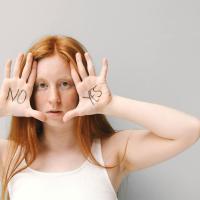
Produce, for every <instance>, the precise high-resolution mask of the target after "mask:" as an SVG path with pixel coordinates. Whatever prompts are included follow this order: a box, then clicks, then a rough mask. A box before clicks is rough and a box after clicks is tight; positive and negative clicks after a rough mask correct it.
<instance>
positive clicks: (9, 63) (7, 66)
mask: <svg viewBox="0 0 200 200" xmlns="http://www.w3.org/2000/svg"><path fill="white" fill-rule="evenodd" d="M11 64H12V60H11V59H9V60H7V62H6V69H5V76H6V78H10V71H11Z"/></svg>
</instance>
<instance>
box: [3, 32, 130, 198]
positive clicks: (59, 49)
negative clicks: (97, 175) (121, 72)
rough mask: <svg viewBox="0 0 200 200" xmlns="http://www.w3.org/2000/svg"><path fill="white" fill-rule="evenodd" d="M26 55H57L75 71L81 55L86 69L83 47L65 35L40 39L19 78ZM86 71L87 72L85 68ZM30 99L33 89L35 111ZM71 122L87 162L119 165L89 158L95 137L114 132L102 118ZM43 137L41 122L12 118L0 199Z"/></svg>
mask: <svg viewBox="0 0 200 200" xmlns="http://www.w3.org/2000/svg"><path fill="white" fill-rule="evenodd" d="M29 52H31V53H32V55H33V59H34V60H36V61H37V62H38V61H39V60H41V59H43V58H45V57H48V56H52V55H55V54H58V55H59V56H61V57H62V58H63V59H65V60H66V61H67V62H72V64H73V65H74V66H75V69H76V71H77V72H78V68H77V64H76V59H75V54H76V53H77V52H80V54H81V56H82V61H83V64H84V66H85V67H86V66H87V62H86V59H85V57H84V53H85V52H86V48H85V47H84V46H83V45H82V44H81V43H80V42H78V41H77V40H75V39H74V38H72V37H68V36H63V35H48V36H45V37H42V38H41V39H40V40H38V41H37V42H36V43H35V44H33V45H32V47H31V48H30V49H29V50H28V51H27V53H26V54H25V55H24V58H23V61H22V63H21V70H20V75H21V74H22V71H23V68H24V66H25V63H26V59H27V55H28V53H29ZM86 72H87V73H88V71H87V68H86ZM33 96H34V90H33V93H32V95H31V98H30V103H31V106H32V108H33V109H35V103H34V98H33ZM74 120H75V123H74V130H75V136H76V140H77V143H78V144H79V146H80V148H81V150H82V152H83V154H84V156H85V158H86V159H87V158H90V159H91V160H92V161H93V164H95V165H98V166H100V167H104V168H114V167H116V166H118V165H119V164H120V163H121V162H120V163H119V162H118V164H117V165H114V166H102V165H101V164H100V163H99V162H98V161H97V160H96V159H95V157H94V156H93V155H92V152H91V149H90V147H91V145H92V142H93V140H94V139H95V138H100V139H103V138H109V137H110V136H112V135H113V134H115V133H116V132H117V131H116V130H114V129H113V128H112V126H111V125H110V123H109V122H108V120H107V119H106V117H105V115H103V114H95V115H86V116H78V117H75V118H74ZM42 134H43V124H42V122H41V121H39V120H37V119H35V118H33V117H16V116H12V119H11V126H10V130H9V135H8V149H7V154H6V160H5V163H4V165H3V172H2V193H1V199H2V200H5V199H9V194H8V193H7V195H8V196H6V192H7V187H8V182H9V181H10V180H11V178H12V177H13V176H14V175H15V174H17V173H19V172H20V171H22V170H24V169H25V168H27V167H28V166H30V165H31V163H32V162H33V161H34V160H35V159H36V156H37V154H38V144H39V141H40V138H41V136H42ZM126 147H127V144H126ZM126 147H125V152H126ZM125 152H124V155H125ZM124 155H123V158H124ZM123 158H122V160H123ZM24 159H25V160H26V166H25V167H20V164H21V163H22V161H23V160H24ZM122 160H121V161H122Z"/></svg>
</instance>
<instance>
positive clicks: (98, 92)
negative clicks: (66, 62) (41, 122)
mask: <svg viewBox="0 0 200 200" xmlns="http://www.w3.org/2000/svg"><path fill="white" fill-rule="evenodd" d="M85 57H86V61H87V69H88V73H89V75H88V74H87V72H86V70H85V67H84V65H83V63H82V60H81V56H80V54H79V53H77V54H76V60H77V66H78V70H79V74H80V76H81V79H82V80H81V79H80V77H79V75H78V73H77V72H76V70H75V69H74V66H73V65H72V64H71V62H70V68H71V75H72V78H73V81H74V83H75V86H76V90H77V93H78V95H79V103H78V105H77V107H76V108H75V109H73V110H70V111H68V112H67V113H66V114H65V115H64V117H63V121H67V120H69V119H71V118H73V117H75V116H83V115H92V114H98V113H100V111H101V110H102V109H103V108H104V107H105V106H106V105H107V104H108V103H109V102H110V101H111V99H112V95H111V92H110V90H109V88H108V86H107V83H106V76H107V71H108V64H107V60H106V59H103V63H102V69H101V72H100V75H99V76H96V73H95V69H94V67H93V64H92V61H91V58H90V56H89V54H88V53H85Z"/></svg>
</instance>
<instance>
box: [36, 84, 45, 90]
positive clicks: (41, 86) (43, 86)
mask: <svg viewBox="0 0 200 200" xmlns="http://www.w3.org/2000/svg"><path fill="white" fill-rule="evenodd" d="M36 87H37V88H38V89H40V88H41V89H43V88H45V87H46V84H45V83H39V84H37V86H36Z"/></svg>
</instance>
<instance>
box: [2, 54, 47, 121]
mask: <svg viewBox="0 0 200 200" xmlns="http://www.w3.org/2000/svg"><path fill="white" fill-rule="evenodd" d="M23 56H24V55H23V54H22V53H21V54H19V55H18V57H17V59H16V62H15V65H14V72H13V73H14V76H13V77H12V78H11V77H10V73H11V63H12V60H8V61H7V62H6V65H5V79H4V80H3V83H2V85H1V89H0V111H1V113H3V115H4V116H6V115H13V116H23V117H34V118H36V119H38V120H40V121H45V120H46V116H45V114H43V113H41V112H39V111H37V110H34V109H32V108H31V105H30V97H31V94H32V91H33V86H34V82H35V78H36V65H37V62H36V61H33V56H32V54H31V53H29V54H28V56H27V60H26V64H25V66H24V69H23V72H22V75H21V77H20V67H21V62H22V59H23Z"/></svg>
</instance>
